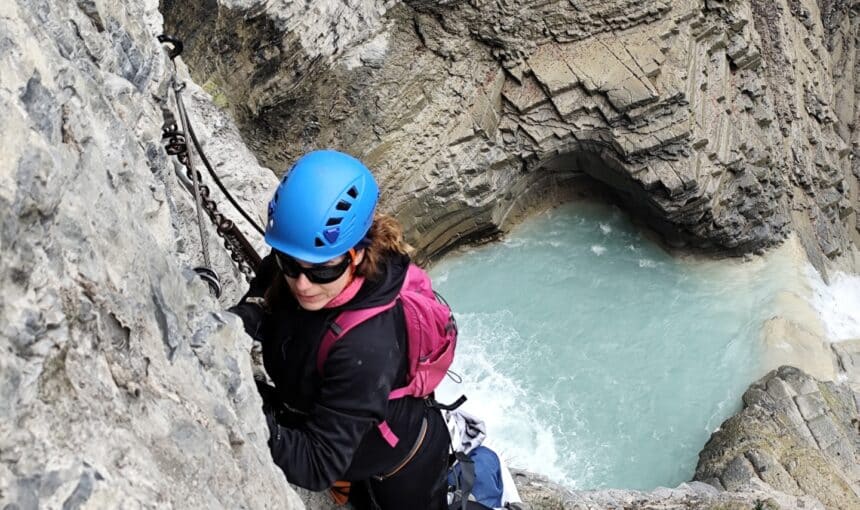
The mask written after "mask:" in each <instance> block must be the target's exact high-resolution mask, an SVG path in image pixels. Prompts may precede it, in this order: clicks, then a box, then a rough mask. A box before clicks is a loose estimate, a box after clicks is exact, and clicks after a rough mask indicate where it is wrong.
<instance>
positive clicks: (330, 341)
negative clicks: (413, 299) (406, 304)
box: [317, 299, 397, 375]
mask: <svg viewBox="0 0 860 510" xmlns="http://www.w3.org/2000/svg"><path fill="white" fill-rule="evenodd" d="M396 303H397V299H393V300H392V301H391V302H390V303H386V304H384V305H379V306H374V307H372V308H361V309H358V310H345V311H343V312H341V313H340V315H338V316H337V318H335V319H334V320H333V321H331V323H330V324H329V326H328V328H326V332H325V334H324V335H323V339H322V342H321V343H320V348H319V350H318V351H317V373H318V374H320V375H323V365H324V364H325V360H326V359H328V353H329V352H330V351H331V348H332V347H333V346H334V343H335V342H336V341H337V340H338V339H340V338H341V337H342V336H343V335H345V334H346V333H347V332H348V331H349V330H351V329H352V328H354V327H356V326H358V325H359V324H361V323H362V322H364V321H366V320H367V319H370V318H371V317H375V316H376V315H379V314H380V313H382V312H384V311H385V310H388V309H390V308H393V307H394V305H395V304H396Z"/></svg>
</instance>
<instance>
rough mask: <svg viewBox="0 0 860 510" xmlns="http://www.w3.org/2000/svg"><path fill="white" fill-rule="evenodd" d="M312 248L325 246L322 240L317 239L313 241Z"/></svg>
mask: <svg viewBox="0 0 860 510" xmlns="http://www.w3.org/2000/svg"><path fill="white" fill-rule="evenodd" d="M314 246H316V247H317V248H322V247H323V246H325V243H324V242H323V240H322V239H320V238H319V237H317V238H316V239H314Z"/></svg>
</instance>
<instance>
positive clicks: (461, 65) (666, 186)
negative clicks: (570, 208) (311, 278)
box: [161, 0, 860, 267]
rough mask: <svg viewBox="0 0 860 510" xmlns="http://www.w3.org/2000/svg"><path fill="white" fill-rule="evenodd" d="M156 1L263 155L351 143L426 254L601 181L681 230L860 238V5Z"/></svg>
mask: <svg viewBox="0 0 860 510" xmlns="http://www.w3.org/2000/svg"><path fill="white" fill-rule="evenodd" d="M161 5H162V10H163V12H164V14H165V18H166V23H167V26H168V27H169V29H170V30H171V31H172V32H174V33H176V34H179V35H181V36H182V37H184V38H185V39H186V41H187V43H188V46H189V55H188V60H189V63H190V67H191V69H192V72H193V75H194V76H195V77H196V78H197V80H198V82H200V83H205V84H206V85H205V88H206V89H207V90H210V91H212V92H213V93H214V94H215V95H216V96H217V97H221V98H223V100H224V101H225V103H226V104H229V105H230V108H231V110H232V111H233V113H234V114H235V116H236V118H237V119H238V122H239V125H240V127H241V129H242V132H243V134H244V137H245V139H246V140H247V141H248V144H249V146H250V147H251V148H252V150H253V151H254V152H255V153H256V154H257V155H258V156H259V157H260V158H262V159H263V161H264V162H265V163H267V164H268V165H269V166H271V167H272V168H275V169H283V168H285V167H286V166H287V165H289V164H290V162H291V161H293V160H294V158H295V157H296V156H297V155H299V154H301V153H302V152H304V151H306V150H308V149H309V148H314V147H320V146H336V147H339V148H343V149H346V150H349V151H351V152H353V153H355V154H357V155H358V156H360V157H362V158H364V160H365V161H367V162H368V163H369V164H370V165H371V166H372V168H374V169H375V171H376V172H377V175H378V176H380V178H381V180H382V181H383V184H384V199H385V200H386V202H387V207H388V208H389V209H391V210H392V211H394V212H395V213H397V214H398V216H399V217H400V218H401V219H402V220H403V221H404V223H406V224H407V227H410V228H409V230H410V231H411V232H413V233H414V238H413V241H414V242H415V244H416V245H417V247H418V248H420V249H421V250H423V252H424V253H425V254H427V255H429V256H433V255H434V254H438V253H441V252H443V251H444V250H446V249H447V248H449V247H451V246H453V245H455V244H457V243H459V242H461V241H462V240H464V239H470V238H481V237H486V236H488V235H494V234H495V233H497V232H499V231H500V230H503V229H505V228H506V226H508V225H510V224H511V223H512V222H513V221H515V220H516V219H517V218H519V217H520V216H521V214H522V213H523V212H525V211H527V210H529V209H530V208H533V207H535V206H539V205H542V204H546V203H547V202H552V201H558V200H561V199H563V198H564V197H565V196H566V195H567V194H569V193H570V192H572V191H575V190H576V188H577V186H578V183H581V182H582V181H583V180H592V179H593V180H596V181H599V182H600V183H602V184H603V185H605V186H606V188H607V189H608V190H610V191H611V192H612V193H613V194H614V195H615V196H616V197H617V198H618V199H620V200H621V201H622V202H623V203H624V204H625V205H626V206H627V207H628V208H629V209H630V210H631V211H633V212H634V213H635V215H637V216H638V217H642V218H643V219H647V220H648V221H649V222H650V223H651V225H653V226H654V227H655V228H657V229H658V230H659V231H660V232H662V233H663V234H664V236H665V237H666V239H667V240H668V241H669V242H670V243H672V244H685V243H689V244H692V245H694V246H699V247H706V248H707V247H709V248H711V249H716V250H719V251H730V252H747V251H751V250H758V249H760V248H763V247H767V246H769V245H772V244H774V243H776V242H779V241H780V240H781V239H782V238H783V237H784V235H785V234H786V232H788V231H789V230H796V231H798V232H799V233H800V235H801V237H802V239H803V240H804V244H805V247H806V249H807V251H808V253H809V254H810V257H811V258H812V259H813V262H814V263H816V265H818V266H819V267H822V266H823V260H824V257H825V256H827V257H834V256H837V255H838V254H840V253H842V252H843V251H845V250H846V248H847V247H848V246H849V245H850V242H851V240H852V239H855V240H856V239H857V238H858V235H857V232H856V230H855V229H856V214H855V207H856V191H857V189H858V185H857V177H858V174H860V171H858V164H860V163H857V162H856V161H857V160H856V159H855V158H854V157H853V155H852V153H854V152H856V151H858V150H860V149H857V147H858V143H857V142H858V135H857V130H856V129H855V127H856V125H857V119H858V108H857V107H856V105H857V94H858V93H857V87H856V86H855V83H856V80H857V75H858V73H857V72H856V70H857V69H858V67H860V63H858V62H860V60H858V56H857V46H858V45H857V33H858V27H860V23H858V19H860V18H858V9H860V7H858V6H860V2H857V1H856V0H855V1H845V0H841V1H834V0H820V1H819V2H818V3H816V2H815V1H813V0H776V1H773V0H746V1H740V0H725V1H719V0H707V1H705V0H659V1H648V2H646V1H641V0H607V1H600V2H598V1H591V0H579V1H567V0H564V1H561V0H555V1H552V0H551V1H541V2H532V1H525V0H520V1H513V0H506V1H499V2H486V1H478V0H473V1H468V2H467V1H442V0H436V1H432V0H412V1H405V2H403V3H396V2H383V1H371V0H367V1H364V2H359V1H350V2H313V3H309V4H302V3H301V2H286V3H284V2H265V3H263V2H251V1H235V0H230V1H227V0H217V1H215V2H202V1H191V2H178V1H174V0H161ZM213 5H217V8H214V7H213ZM334 6H337V7H334ZM309 20H311V21H309ZM320 26H328V27H329V28H328V30H327V31H326V30H323V31H321V30H320V28H319V27H320ZM321 34H326V35H325V36H323V35H321Z"/></svg>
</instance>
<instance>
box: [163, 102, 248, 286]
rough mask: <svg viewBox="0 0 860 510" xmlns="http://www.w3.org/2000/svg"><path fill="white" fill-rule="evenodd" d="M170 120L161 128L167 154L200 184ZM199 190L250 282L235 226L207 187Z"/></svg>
mask: <svg viewBox="0 0 860 510" xmlns="http://www.w3.org/2000/svg"><path fill="white" fill-rule="evenodd" d="M171 117H172V116H171ZM171 120H172V122H170V123H165V125H164V127H163V128H162V132H163V135H162V139H164V140H167V141H166V143H165V149H166V151H167V154H169V155H171V156H176V158H177V159H178V160H179V162H180V163H182V164H183V165H184V166H185V175H186V177H187V178H188V179H189V180H191V181H192V182H193V181H194V179H195V178H196V179H197V182H202V180H203V175H202V174H201V173H200V171H199V170H194V169H193V168H192V167H191V166H190V164H189V163H190V159H189V157H188V143H187V141H186V138H185V134H184V133H183V132H182V131H180V130H179V126H178V125H177V124H176V121H175V119H171ZM195 173H196V175H195ZM199 190H200V200H201V204H202V206H203V210H204V211H205V212H206V215H207V216H208V217H209V219H210V220H211V221H212V223H213V224H214V225H215V232H216V233H217V234H218V236H219V237H221V238H222V239H223V240H224V247H225V248H226V249H227V251H228V252H229V253H230V258H231V259H232V260H233V262H234V263H235V264H236V265H237V266H238V268H239V271H240V272H241V273H242V274H243V275H244V276H245V279H246V280H247V281H249V282H250V281H251V279H252V278H253V276H254V270H253V268H252V264H251V261H250V260H249V257H248V255H247V254H246V253H245V250H244V248H243V246H242V243H241V242H240V241H239V239H238V238H237V237H236V235H235V233H234V229H235V224H234V223H233V221H232V220H230V219H228V218H226V217H225V216H224V215H223V214H221V213H220V212H219V211H218V204H216V203H215V201H214V200H212V198H211V197H210V191H209V187H208V186H206V185H205V184H199Z"/></svg>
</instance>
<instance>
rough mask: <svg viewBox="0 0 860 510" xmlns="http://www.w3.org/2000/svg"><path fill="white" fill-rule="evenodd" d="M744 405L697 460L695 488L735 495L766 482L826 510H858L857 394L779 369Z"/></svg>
mask: <svg viewBox="0 0 860 510" xmlns="http://www.w3.org/2000/svg"><path fill="white" fill-rule="evenodd" d="M743 400H744V410H743V411H742V412H740V413H739V414H737V415H735V416H733V417H732V418H730V419H729V420H727V421H726V422H725V423H723V425H722V427H721V428H720V430H718V431H717V432H716V433H714V435H713V436H711V439H710V441H708V444H707V445H705V449H704V450H703V451H702V452H701V453H700V454H699V465H698V467H697V468H696V477H695V478H696V480H702V481H706V482H708V483H711V484H713V485H715V486H718V487H724V488H725V489H727V490H730V491H735V492H737V491H743V490H746V489H747V488H749V487H751V486H752V485H753V482H764V483H765V484H767V485H769V486H770V487H773V488H774V489H776V490H778V491H781V492H784V493H786V494H792V495H796V496H801V495H809V496H812V497H814V498H815V499H817V500H818V501H819V502H820V503H821V504H823V505H824V507H825V508H828V509H846V510H847V509H853V508H860V462H858V459H860V430H858V425H860V412H858V406H860V394H858V393H856V392H854V391H853V390H851V389H850V388H849V387H848V386H847V385H837V384H835V383H832V382H819V381H816V380H815V379H813V378H811V377H809V376H808V375H806V374H805V373H803V372H801V371H800V370H798V369H796V368H792V367H781V368H780V369H779V370H775V371H773V372H771V373H770V374H768V375H767V376H765V377H764V378H762V379H761V380H760V381H758V382H757V383H755V384H753V385H752V386H751V387H750V388H749V390H747V392H746V393H745V394H744V397H743Z"/></svg>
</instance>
